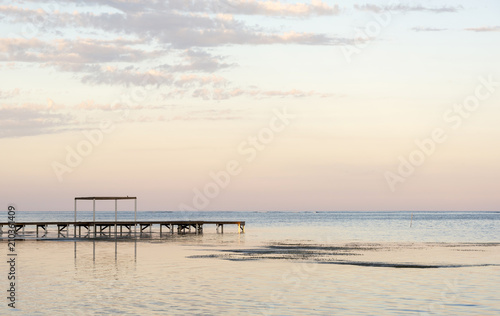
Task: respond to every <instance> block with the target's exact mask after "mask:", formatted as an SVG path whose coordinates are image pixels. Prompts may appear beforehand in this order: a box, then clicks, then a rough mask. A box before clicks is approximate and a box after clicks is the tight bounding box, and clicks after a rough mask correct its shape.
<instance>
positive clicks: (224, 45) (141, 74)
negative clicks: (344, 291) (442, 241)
mask: <svg viewBox="0 0 500 316" xmlns="http://www.w3.org/2000/svg"><path fill="white" fill-rule="evenodd" d="M499 17H500V2H498V1H494V0H489V1H486V0H478V1H440V0H437V1H403V0H401V1H321V0H313V1H310V2H296V1H277V0H276V1H275V0H267V1H266V0H263V1H258V0H221V1H211V0H189V1H183V0H173V1H145V0H144V1H143V0H79V1H69V0H66V1H64V0H60V1H49V2H43V1H29V0H24V1H0V30H1V31H0V32H1V34H0V78H1V79H0V80H1V81H0V82H1V85H0V125H1V130H0V148H1V156H0V157H1V158H0V159H1V160H0V161H1V164H0V184H1V186H0V189H1V195H0V196H1V200H2V205H4V206H5V207H6V205H7V204H8V203H15V204H16V205H17V206H18V208H19V209H24V210H33V211H37V210H40V211H46V210H72V209H73V198H74V197H75V196H110V195H123V196H126V195H129V196H137V197H138V207H139V210H172V211H176V210H184V209H198V210H259V211H261V210H269V211H273V210H297V211H314V210H319V211H335V210H487V211H491V210H497V211H498V210H499V208H498V207H499V203H500V194H499V193H498V188H499V185H500V166H499V161H500V150H499V147H500V146H499V140H500V124H499V122H500V108H499V105H500V62H499V56H500V19H499Z"/></svg>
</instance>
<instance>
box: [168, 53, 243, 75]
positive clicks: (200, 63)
mask: <svg viewBox="0 0 500 316" xmlns="http://www.w3.org/2000/svg"><path fill="white" fill-rule="evenodd" d="M181 57H182V59H183V63H177V64H175V65H162V66H161V68H164V69H168V70H170V71H172V72H208V73H213V72H216V71H219V70H222V69H226V68H232V67H235V66H237V64H236V63H225V62H223V60H225V59H226V58H225V57H224V56H220V55H215V56H214V55H211V54H210V53H208V52H207V51H203V50H200V49H186V50H183V51H182V53H181Z"/></svg>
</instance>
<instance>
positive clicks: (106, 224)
mask: <svg viewBox="0 0 500 316" xmlns="http://www.w3.org/2000/svg"><path fill="white" fill-rule="evenodd" d="M10 225H13V227H11V226H10ZM153 225H159V226H160V234H162V233H163V227H165V228H166V229H167V230H168V232H169V233H171V234H173V233H174V231H175V230H177V233H178V234H181V233H186V232H191V229H193V230H194V232H195V233H196V234H201V233H203V225H215V227H216V231H217V233H219V232H220V233H224V225H237V226H238V233H244V232H245V222H244V221H81V222H68V221H64V222H63V221H61V222H59V221H50V222H15V223H8V222H0V233H4V226H7V227H6V228H7V230H6V231H5V232H7V231H8V230H9V228H10V229H11V230H12V228H14V229H15V233H16V234H19V233H20V231H21V230H22V231H23V232H24V229H25V227H27V226H33V227H36V235H37V236H38V235H39V231H40V230H41V231H42V233H43V234H47V232H48V226H57V232H58V235H61V234H62V235H64V233H66V235H69V231H70V227H73V232H74V236H75V237H76V236H78V237H81V236H82V227H83V228H84V233H85V230H86V234H85V236H89V237H90V235H91V234H90V233H91V232H92V233H93V235H94V236H97V234H99V235H102V234H104V233H106V230H108V232H109V233H115V234H118V233H119V234H123V231H124V229H125V233H132V232H139V233H142V232H144V231H145V230H146V229H147V228H149V231H150V232H151V230H152V228H153ZM112 228H114V231H113V230H112ZM137 228H138V229H137ZM175 228H177V229H175ZM118 229H119V231H118ZM77 230H78V232H77Z"/></svg>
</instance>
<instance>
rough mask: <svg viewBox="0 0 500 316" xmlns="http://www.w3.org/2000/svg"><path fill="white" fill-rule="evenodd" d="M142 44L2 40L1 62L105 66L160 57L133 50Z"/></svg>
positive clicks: (118, 41) (107, 41) (103, 41)
mask: <svg viewBox="0 0 500 316" xmlns="http://www.w3.org/2000/svg"><path fill="white" fill-rule="evenodd" d="M138 44H141V42H140V41H130V40H124V39H121V38H118V39H115V40H95V39H77V40H64V39H57V40H52V41H42V40H40V39H36V38H32V39H25V38H0V60H3V61H22V62H57V63H62V62H66V63H103V62H138V61H142V60H145V59H149V58H155V57H158V56H160V52H159V51H155V52H147V51H144V50H140V49H134V48H131V47H130V46H129V45H138Z"/></svg>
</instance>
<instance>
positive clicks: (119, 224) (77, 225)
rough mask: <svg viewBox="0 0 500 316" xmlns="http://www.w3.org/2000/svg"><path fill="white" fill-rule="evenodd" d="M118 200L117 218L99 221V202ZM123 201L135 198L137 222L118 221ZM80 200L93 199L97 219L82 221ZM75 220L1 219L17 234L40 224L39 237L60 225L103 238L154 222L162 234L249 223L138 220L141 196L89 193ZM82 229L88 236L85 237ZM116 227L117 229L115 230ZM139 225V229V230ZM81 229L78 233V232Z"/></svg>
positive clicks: (61, 229) (0, 226)
mask: <svg viewBox="0 0 500 316" xmlns="http://www.w3.org/2000/svg"><path fill="white" fill-rule="evenodd" d="M106 200H107V201H109V200H111V201H114V202H115V220H114V221H96V201H106ZM122 200H132V201H133V202H134V220H133V221H123V220H118V201H122ZM78 201H80V203H82V202H84V201H91V202H92V210H93V219H92V221H78V220H77V218H78V217H77V206H78V203H77V202H78ZM74 218H75V220H74V221H71V222H68V221H66V222H63V221H47V222H11V223H9V222H0V233H2V234H3V233H5V232H7V233H8V234H9V238H10V235H11V234H13V235H14V236H16V235H20V234H21V233H24V231H25V228H26V227H28V226H33V227H36V236H37V237H38V236H39V233H40V231H42V233H43V235H42V236H45V235H47V233H48V227H49V226H57V233H58V237H69V235H70V228H71V227H73V236H74V237H75V238H77V237H79V238H81V237H87V238H90V237H92V236H93V237H94V238H95V237H101V236H105V235H108V233H109V234H110V235H111V234H113V235H114V236H118V234H119V235H120V236H122V235H123V234H124V233H125V234H126V235H129V236H131V234H132V233H134V236H136V235H137V233H139V234H142V233H143V232H144V231H145V230H147V229H148V228H149V232H150V233H152V229H153V225H159V226H160V235H161V234H162V233H163V228H164V227H165V228H166V229H167V230H168V232H169V233H170V234H173V233H174V231H176V230H177V233H178V234H185V233H191V232H194V233H195V234H202V233H203V225H207V224H212V225H215V227H216V231H217V233H219V232H220V233H224V225H238V233H244V232H245V222H244V221H178V220H177V221H175V220H174V221H138V220H137V197H135V196H88V197H75V217H74ZM4 226H7V230H6V231H5V232H4ZM82 228H83V233H84V235H83V236H82ZM113 228H114V229H113ZM137 228H139V230H137ZM77 231H78V233H77ZM124 231H125V232H124Z"/></svg>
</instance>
